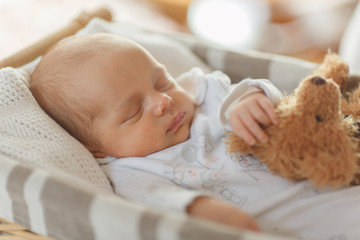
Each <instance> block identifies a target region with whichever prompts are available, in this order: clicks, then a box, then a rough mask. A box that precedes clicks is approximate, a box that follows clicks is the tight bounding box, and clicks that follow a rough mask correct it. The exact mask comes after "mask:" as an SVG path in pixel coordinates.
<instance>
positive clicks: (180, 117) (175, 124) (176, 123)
mask: <svg viewBox="0 0 360 240" xmlns="http://www.w3.org/2000/svg"><path fill="white" fill-rule="evenodd" d="M185 115H186V113H185V112H180V113H178V114H176V115H175V116H174V117H173V119H172V120H171V123H170V126H169V128H168V129H167V131H166V133H169V132H170V133H174V132H176V131H177V130H178V129H179V127H180V126H181V125H182V124H183V123H184V121H185Z"/></svg>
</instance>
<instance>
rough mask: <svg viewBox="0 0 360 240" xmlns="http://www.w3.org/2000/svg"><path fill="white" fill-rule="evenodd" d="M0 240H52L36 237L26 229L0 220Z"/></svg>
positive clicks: (51, 239)
mask: <svg viewBox="0 0 360 240" xmlns="http://www.w3.org/2000/svg"><path fill="white" fill-rule="evenodd" d="M0 240H54V239H53V238H49V237H45V236H41V235H38V234H36V233H33V232H30V231H28V230H27V229H26V228H24V227H22V226H20V225H17V224H15V223H12V222H9V221H7V220H5V219H2V218H0Z"/></svg>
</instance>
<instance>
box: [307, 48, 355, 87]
mask: <svg viewBox="0 0 360 240" xmlns="http://www.w3.org/2000/svg"><path fill="white" fill-rule="evenodd" d="M348 74H349V66H348V65H347V64H346V63H345V62H344V61H343V60H342V58H341V57H340V56H339V55H337V54H335V53H332V52H331V51H328V53H327V54H326V56H325V58H324V61H323V63H322V64H321V65H320V66H319V68H318V69H316V70H315V71H314V75H317V76H321V77H323V78H332V79H333V80H334V81H335V82H336V83H337V84H338V85H339V86H340V89H341V90H344V89H345V87H346V83H347V80H348Z"/></svg>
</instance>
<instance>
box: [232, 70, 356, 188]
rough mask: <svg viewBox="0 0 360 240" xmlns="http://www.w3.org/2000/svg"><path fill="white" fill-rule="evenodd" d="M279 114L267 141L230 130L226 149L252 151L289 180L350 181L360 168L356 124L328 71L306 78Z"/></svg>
mask: <svg viewBox="0 0 360 240" xmlns="http://www.w3.org/2000/svg"><path fill="white" fill-rule="evenodd" d="M322 67H323V66H322ZM332 71H333V72H338V71H336V70H334V69H332ZM315 73H316V72H315ZM318 73H319V72H318ZM276 112H277V114H278V117H279V123H278V124H276V125H270V126H266V127H264V130H265V131H266V132H267V134H268V136H269V141H268V142H267V143H261V142H257V143H256V144H255V145H253V146H249V145H247V144H246V143H245V142H244V141H243V140H242V139H240V138H239V137H237V136H236V135H235V134H234V133H230V134H229V135H228V141H227V144H228V151H229V152H230V153H233V152H242V153H246V154H249V153H250V154H253V155H254V156H256V157H257V158H259V160H260V161H262V162H264V163H266V164H267V166H268V167H269V169H270V170H272V171H273V172H274V173H276V174H279V175H280V176H283V177H285V178H287V179H290V180H302V179H309V180H310V181H311V182H312V183H314V184H315V185H316V186H318V187H327V186H332V187H339V186H343V185H347V184H349V183H350V182H351V180H352V179H353V178H354V175H355V174H356V171H357V164H356V162H357V153H356V151H357V140H356V139H355V138H354V137H353V136H354V135H355V134H356V133H357V125H356V124H355V122H354V120H353V118H352V117H351V116H349V117H345V116H344V115H343V114H342V112H341V92H340V88H339V85H338V84H337V83H335V82H334V81H333V79H332V78H331V76H330V75H329V74H328V75H325V74H318V75H310V76H308V77H306V78H305V79H303V80H302V81H301V83H300V84H299V86H298V88H297V89H296V90H295V92H294V93H293V94H291V95H288V96H285V97H284V99H283V100H282V101H281V102H280V103H279V104H278V105H277V106H276Z"/></svg>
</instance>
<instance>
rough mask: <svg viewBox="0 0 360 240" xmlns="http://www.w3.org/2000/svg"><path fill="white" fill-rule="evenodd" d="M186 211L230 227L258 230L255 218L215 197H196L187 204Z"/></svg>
mask: <svg viewBox="0 0 360 240" xmlns="http://www.w3.org/2000/svg"><path fill="white" fill-rule="evenodd" d="M187 212H188V213H189V214H190V215H193V216H197V217H200V218H203V219H207V220H211V221H214V222H217V223H222V224H225V225H229V226H232V227H238V228H243V229H248V230H252V231H260V228H259V226H258V225H257V223H256V222H255V220H254V219H253V218H251V217H250V216H249V215H247V214H246V213H244V212H243V211H241V210H240V209H238V208H236V207H234V206H231V205H230V204H228V203H226V202H223V201H220V200H217V199H215V198H211V197H206V196H200V197H197V198H195V200H194V201H193V202H192V203H191V204H190V205H189V206H188V208H187Z"/></svg>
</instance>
